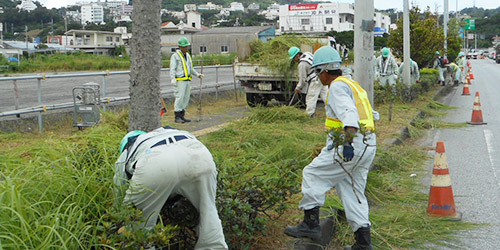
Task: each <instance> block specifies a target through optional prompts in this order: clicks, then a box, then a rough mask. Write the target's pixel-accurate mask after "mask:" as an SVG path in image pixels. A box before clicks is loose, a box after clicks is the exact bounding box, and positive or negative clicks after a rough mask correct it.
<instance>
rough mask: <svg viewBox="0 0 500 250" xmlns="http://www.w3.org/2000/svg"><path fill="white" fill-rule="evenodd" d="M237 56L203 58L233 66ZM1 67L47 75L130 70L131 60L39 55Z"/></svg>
mask: <svg viewBox="0 0 500 250" xmlns="http://www.w3.org/2000/svg"><path fill="white" fill-rule="evenodd" d="M234 57H235V54H226V55H220V54H210V55H205V56H204V57H203V61H204V63H203V64H204V65H215V64H222V65H224V64H232V62H233V60H234ZM201 60H202V57H201V56H194V57H193V61H194V65H195V66H200V65H201ZM0 65H9V66H10V68H9V70H5V69H4V71H2V72H3V73H45V72H67V71H101V70H110V71H113V70H129V69H130V58H129V57H128V56H125V57H112V56H105V55H93V54H85V53H78V52H77V53H74V54H67V55H66V54H54V55H37V56H36V57H35V58H31V59H25V60H23V59H21V62H20V65H19V66H18V65H17V62H15V63H14V62H10V63H7V60H6V59H5V58H1V59H0ZM169 66H170V58H163V60H162V67H164V68H168V67H169Z"/></svg>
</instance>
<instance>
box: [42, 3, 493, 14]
mask: <svg viewBox="0 0 500 250" xmlns="http://www.w3.org/2000/svg"><path fill="white" fill-rule="evenodd" d="M35 1H36V0H35ZM38 1H39V2H40V3H42V5H44V6H45V7H47V8H49V9H50V8H60V7H66V6H67V5H68V4H74V3H76V2H77V1H78V2H82V1H81V0H38ZM102 1H104V0H102ZM209 1H210V0H207V2H209ZM235 1H238V0H235ZM448 1H449V2H448V8H449V10H450V11H455V10H456V9H457V3H458V9H459V10H460V9H463V8H468V7H473V6H474V3H475V5H476V7H478V8H485V9H496V8H498V7H500V1H499V0H448ZM88 2H90V0H88ZM94 2H95V1H94ZM240 2H243V3H246V2H249V1H244V0H240ZM292 2H300V0H298V1H292ZM302 2H306V1H302ZM331 2H347V3H354V0H333V1H331ZM409 2H410V6H414V5H417V6H419V7H420V9H425V8H426V7H427V6H429V7H431V10H432V11H433V12H434V11H435V10H436V6H437V7H438V11H439V12H442V11H443V6H444V0H409ZM374 4H375V8H376V9H381V10H385V9H390V8H396V9H398V10H403V0H374Z"/></svg>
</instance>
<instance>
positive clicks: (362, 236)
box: [344, 227, 373, 250]
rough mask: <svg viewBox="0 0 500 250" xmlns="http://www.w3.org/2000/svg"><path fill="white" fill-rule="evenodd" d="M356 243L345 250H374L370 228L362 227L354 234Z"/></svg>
mask: <svg viewBox="0 0 500 250" xmlns="http://www.w3.org/2000/svg"><path fill="white" fill-rule="evenodd" d="M354 235H355V237H356V243H354V245H353V246H347V247H344V250H373V247H372V240H371V237H370V227H362V228H360V229H358V231H356V232H355V233H354Z"/></svg>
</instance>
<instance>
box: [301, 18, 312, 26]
mask: <svg viewBox="0 0 500 250" xmlns="http://www.w3.org/2000/svg"><path fill="white" fill-rule="evenodd" d="M310 23H311V22H310V20H309V18H303V19H300V24H302V25H309V24H310Z"/></svg>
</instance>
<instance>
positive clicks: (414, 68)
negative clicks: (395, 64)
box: [398, 59, 420, 84]
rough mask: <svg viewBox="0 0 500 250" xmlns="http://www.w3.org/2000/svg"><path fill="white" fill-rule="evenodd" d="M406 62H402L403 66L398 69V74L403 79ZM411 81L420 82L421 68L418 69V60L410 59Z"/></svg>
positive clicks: (412, 82)
mask: <svg viewBox="0 0 500 250" xmlns="http://www.w3.org/2000/svg"><path fill="white" fill-rule="evenodd" d="M404 65H405V63H404V62H403V63H401V66H399V69H398V74H399V77H401V79H403V69H404V68H403V67H404ZM410 83H411V84H415V83H420V70H419V69H418V64H417V62H415V61H413V60H412V59H410Z"/></svg>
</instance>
